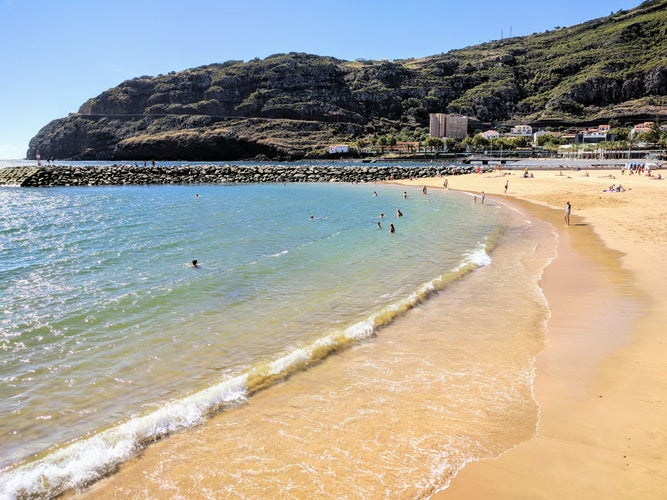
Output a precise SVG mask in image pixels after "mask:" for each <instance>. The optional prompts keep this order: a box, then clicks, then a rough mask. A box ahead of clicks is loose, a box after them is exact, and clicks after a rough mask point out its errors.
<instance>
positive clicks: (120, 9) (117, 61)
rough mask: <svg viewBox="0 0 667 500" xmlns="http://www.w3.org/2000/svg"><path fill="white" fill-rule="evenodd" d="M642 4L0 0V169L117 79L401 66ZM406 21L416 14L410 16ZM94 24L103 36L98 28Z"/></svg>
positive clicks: (567, 0) (627, 0)
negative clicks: (269, 66) (291, 65)
mask: <svg viewBox="0 0 667 500" xmlns="http://www.w3.org/2000/svg"><path fill="white" fill-rule="evenodd" d="M641 3H642V1H641V0H609V1H608V2H606V3H604V4H603V5H591V4H592V3H591V2H584V3H581V2H578V1H575V0H562V1H561V2H560V4H559V6H558V8H557V9H556V8H554V9H553V10H549V11H548V15H545V14H544V9H536V8H535V4H534V2H532V1H528V0H507V1H506V2H504V3H503V4H500V3H498V2H491V1H489V0H481V1H478V2H476V3H466V4H462V5H459V4H457V5H452V6H446V5H444V4H443V2H427V3H426V4H425V5H421V6H420V8H419V10H418V11H410V10H409V9H408V10H406V9H405V8H404V7H403V6H402V4H398V3H397V2H389V3H387V2H382V3H380V2H375V1H372V2H366V3H363V4H362V3H359V2H351V1H349V0H340V1H338V2H332V1H324V2H319V3H318V4H317V5H312V3H310V2H307V1H305V0H293V1H292V2H290V5H289V6H288V7H285V6H282V5H279V4H275V3H272V2H270V1H269V0H257V1H255V2H246V3H245V4H243V5H226V4H224V3H223V2H216V1H214V0H195V1H194V2H190V3H188V4H185V3H182V2H179V1H177V0H164V1H160V2H158V1H156V0H147V1H145V2H130V1H129V0H117V1H114V2H110V1H108V0H103V1H100V2H94V3H93V2H86V1H85V0H71V1H68V2H67V3H65V4H60V3H55V2H54V3H49V4H40V5H39V7H36V6H35V4H34V3H27V2H20V1H17V0H0V33H2V36H3V38H4V40H3V42H4V46H5V47H6V49H5V50H4V51H3V53H2V54H1V55H0V64H1V66H2V68H3V72H4V74H5V75H6V77H5V78H3V79H2V80H0V109H2V111H3V112H2V118H3V119H2V120H0V159H12V160H20V159H23V158H25V156H26V152H27V149H28V143H29V141H30V139H32V138H33V137H34V136H35V135H36V134H37V133H38V132H39V130H40V129H41V128H42V127H44V126H45V125H47V124H48V123H49V122H50V121H52V120H54V119H58V118H63V117H66V116H67V115H68V114H70V113H74V112H77V111H78V109H79V107H80V106H81V105H82V104H83V103H84V102H85V101H86V100H88V99H90V98H93V97H96V96H97V95H99V94H100V93H102V92H104V91H105V90H108V89H110V88H113V87H115V86H117V85H119V84H120V83H122V82H123V81H126V80H130V79H133V78H137V77H140V76H157V75H159V74H168V73H171V72H179V71H183V70H186V69H191V68H195V67H199V66H206V65H210V64H216V63H224V62H227V61H231V60H242V61H244V62H246V61H250V60H253V59H257V58H258V59H265V58H266V57H268V56H270V55H274V54H281V53H290V52H297V53H308V54H314V55H318V56H324V57H334V58H336V59H341V60H346V61H354V60H358V59H367V60H384V59H386V60H406V59H413V58H414V59H418V58H422V57H428V56H431V55H436V54H441V53H447V52H449V51H451V50H458V49H463V48H465V47H469V46H473V45H478V44H481V43H486V42H491V41H494V40H500V39H501V38H510V37H512V38H514V37H522V36H527V35H531V34H535V33H543V32H545V31H549V30H552V29H554V28H558V27H568V26H573V25H577V24H580V23H583V22H586V21H589V20H592V19H597V18H600V17H606V16H608V15H610V14H612V13H614V12H618V11H619V10H630V9H633V8H635V7H637V6H639V5H640V4H641ZM411 12H414V15H410V14H411ZM101 19H103V20H104V23H103V24H104V26H105V27H106V26H111V27H112V29H110V30H104V29H102V28H101V27H100V25H101V24H102V23H101V21H100V20H101Z"/></svg>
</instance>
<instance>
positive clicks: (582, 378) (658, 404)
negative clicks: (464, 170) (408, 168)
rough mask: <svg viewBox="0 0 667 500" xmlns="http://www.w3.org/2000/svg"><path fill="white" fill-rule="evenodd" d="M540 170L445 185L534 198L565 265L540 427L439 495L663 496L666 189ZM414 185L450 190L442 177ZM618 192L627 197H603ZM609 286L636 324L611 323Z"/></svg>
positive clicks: (542, 370)
mask: <svg viewBox="0 0 667 500" xmlns="http://www.w3.org/2000/svg"><path fill="white" fill-rule="evenodd" d="M532 172H533V175H534V177H532V178H530V177H529V178H524V177H523V172H522V171H520V170H519V171H516V170H515V171H495V172H492V173H484V174H470V175H464V176H454V177H449V178H448V188H449V189H459V190H463V191H467V192H470V193H475V194H477V202H478V203H479V202H480V200H481V193H482V192H484V193H485V194H486V199H487V200H488V199H490V198H493V197H496V198H505V199H506V200H507V201H509V202H510V203H511V202H512V200H524V201H530V202H531V203H532V204H533V205H531V206H532V208H531V206H528V207H527V209H528V211H529V213H531V214H532V215H536V216H538V217H541V218H545V219H546V220H549V221H551V222H553V224H554V226H555V227H556V228H557V229H558V231H559V237H560V244H559V245H560V246H559V251H558V257H557V258H556V260H555V261H554V262H553V263H552V264H551V265H550V266H549V267H548V268H547V269H546V271H545V273H544V276H543V279H542V282H541V286H542V288H543V290H544V293H545V296H546V298H547V300H548V302H549V306H550V309H551V317H550V319H549V322H548V325H547V335H548V339H547V344H546V348H545V349H544V351H543V352H542V353H541V354H540V355H539V357H538V360H537V371H536V380H535V388H534V391H535V397H536V399H537V402H538V404H539V406H540V421H539V424H538V429H537V432H536V435H535V436H534V437H533V438H531V439H529V440H527V441H524V442H523V443H520V444H519V445H517V446H516V447H515V448H514V449H512V450H510V451H508V452H506V453H504V454H502V455H501V456H500V457H497V458H494V459H488V460H483V461H480V462H476V463H471V464H469V465H468V466H466V467H465V468H464V469H463V470H462V471H461V472H460V473H459V474H458V476H457V477H456V478H454V480H453V481H452V483H451V485H450V487H449V488H448V489H447V490H444V491H442V492H440V493H438V494H436V495H435V497H434V498H442V499H444V498H466V499H470V498H512V499H517V498H531V499H534V498H588V499H591V498H593V499H594V498H627V499H630V498H633V499H635V498H664V497H665V495H666V494H667V427H666V426H665V422H667V378H666V377H665V373H667V342H666V339H665V326H664V325H665V324H667V303H666V302H667V295H666V294H665V290H666V285H665V277H667V272H666V271H665V269H664V268H663V257H664V255H665V254H666V252H667V203H666V200H667V198H666V196H665V195H666V194H667V182H666V181H664V180H657V179H655V177H648V176H639V175H632V176H629V175H627V174H626V175H621V172H620V170H596V169H591V170H589V171H586V170H583V169H582V170H566V169H563V170H561V171H553V170H539V169H536V170H532ZM506 183H508V185H507V191H505V185H506ZM412 184H414V185H426V186H431V188H433V189H442V186H443V179H442V178H438V179H429V180H427V181H425V180H423V179H419V180H414V181H413V182H412ZM612 184H615V185H618V184H621V185H622V186H623V188H624V189H625V191H622V192H608V191H606V190H607V189H608V188H609V186H611V185H612ZM567 201H569V202H570V203H571V204H572V220H571V224H570V225H569V226H565V224H564V221H563V214H564V207H565V203H566V202H567ZM594 268H595V269H598V271H596V272H597V273H598V274H599V275H596V276H592V275H591V273H592V272H593V271H592V270H593V269H594ZM602 275H604V276H606V277H604V276H602ZM605 280H607V281H605ZM605 283H608V284H605ZM605 286H619V287H623V291H622V293H627V296H628V303H630V302H633V303H636V304H638V305H639V306H638V308H637V307H634V310H633V311H628V312H627V316H628V324H623V323H624V322H623V321H622V320H621V321H618V318H619V315H618V314H616V315H615V316H616V320H615V324H609V321H606V311H607V312H608V311H609V307H610V306H609V305H605V304H604V303H600V302H601V300H600V298H599V297H600V296H603V295H604V294H602V293H596V289H595V288H596V287H597V291H599V292H602V291H603V287H605ZM591 288H592V289H591ZM602 302H603V301H602ZM605 307H606V308H607V309H606V310H605ZM614 312H618V311H614ZM620 317H621V319H622V318H623V314H621V315H620Z"/></svg>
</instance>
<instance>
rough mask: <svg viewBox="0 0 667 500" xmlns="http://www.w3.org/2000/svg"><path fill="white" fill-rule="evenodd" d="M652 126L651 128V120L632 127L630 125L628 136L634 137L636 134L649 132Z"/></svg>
mask: <svg viewBox="0 0 667 500" xmlns="http://www.w3.org/2000/svg"><path fill="white" fill-rule="evenodd" d="M652 128H653V122H644V123H639V124H637V125H635V126H634V127H632V130H631V131H630V136H631V137H634V136H636V135H638V134H645V133H646V132H650V131H651V129H652Z"/></svg>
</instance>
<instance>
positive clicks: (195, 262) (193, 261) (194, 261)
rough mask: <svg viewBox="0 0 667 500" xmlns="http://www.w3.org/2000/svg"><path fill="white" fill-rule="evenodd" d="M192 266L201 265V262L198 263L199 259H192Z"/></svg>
mask: <svg viewBox="0 0 667 500" xmlns="http://www.w3.org/2000/svg"><path fill="white" fill-rule="evenodd" d="M192 267H199V264H197V259H193V260H192Z"/></svg>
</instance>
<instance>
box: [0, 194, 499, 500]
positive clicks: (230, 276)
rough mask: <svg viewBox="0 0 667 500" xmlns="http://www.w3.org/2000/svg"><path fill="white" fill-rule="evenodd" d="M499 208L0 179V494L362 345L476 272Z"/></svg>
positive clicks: (109, 461) (182, 424) (105, 457)
mask: <svg viewBox="0 0 667 500" xmlns="http://www.w3.org/2000/svg"><path fill="white" fill-rule="evenodd" d="M374 192H375V193H377V196H375V195H374ZM404 192H406V193H407V197H404V194H403V193H404ZM399 209H400V210H401V212H402V213H403V216H402V217H398V216H397V210H399ZM503 212H504V209H503V207H502V206H500V205H498V204H494V203H488V204H487V205H478V204H477V205H476V204H473V203H472V200H471V197H469V196H467V195H465V194H461V193H454V192H448V191H442V190H437V191H436V190H431V191H429V193H428V194H427V195H424V194H422V192H421V189H412V190H410V189H409V188H408V189H407V191H406V188H404V187H399V186H392V185H381V184H378V185H374V184H365V185H341V184H287V185H274V184H265V185H247V186H220V185H199V186H151V187H99V188H97V187H96V188H48V189H20V188H0V256H1V258H0V302H1V306H0V352H1V353H2V357H1V358H0V381H1V382H2V384H1V386H0V391H1V396H2V397H1V398H0V436H2V447H0V471H2V476H0V492H5V493H6V494H8V495H10V496H11V495H12V494H13V493H15V492H17V491H23V490H22V488H24V489H26V488H27V489H28V490H29V489H30V487H31V485H34V484H37V483H41V482H43V481H44V479H45V478H46V480H47V481H48V482H50V483H51V484H52V485H55V489H54V490H53V491H56V492H57V491H59V490H58V488H61V489H62V488H63V487H68V486H72V485H74V484H78V483H80V482H82V481H89V480H91V479H93V478H95V477H96V476H97V475H99V474H101V473H104V471H106V470H109V469H110V468H111V467H112V466H113V465H114V464H116V463H118V462H121V461H124V460H127V459H128V458H129V457H130V456H132V454H133V453H136V451H137V450H138V449H139V447H140V446H141V445H142V444H143V443H145V442H148V441H151V440H153V439H155V438H157V437H159V436H162V435H164V434H169V433H172V432H174V431H177V430H181V429H185V428H189V427H192V426H195V425H197V424H199V423H201V422H202V421H204V420H205V419H206V418H207V416H208V415H210V414H211V413H212V412H215V411H218V410H220V409H224V407H225V406H226V405H230V404H238V403H239V402H242V401H244V400H246V399H247V398H248V397H249V396H251V395H252V393H253V392H254V391H256V390H258V389H260V388H263V387H266V386H270V385H271V384H273V383H274V382H275V380H278V379H280V378H283V377H285V376H286V375H288V374H289V373H292V372H293V371H295V370H298V369H302V368H307V367H309V366H310V365H312V364H314V363H316V362H317V361H318V360H319V359H321V358H322V357H324V356H326V355H327V354H328V353H330V352H333V351H336V350H338V349H340V348H342V347H344V346H346V345H347V344H348V343H350V342H355V341H358V340H361V339H364V338H366V337H369V336H371V335H373V334H375V333H376V332H377V331H378V329H380V328H382V327H383V326H384V325H386V324H388V323H389V322H391V321H392V320H393V319H394V318H396V317H397V316H399V315H401V314H402V313H403V312H405V311H406V310H408V309H410V308H412V307H414V306H416V305H418V304H419V303H421V302H422V301H424V300H425V299H426V298H428V297H429V295H430V294H431V293H432V292H433V291H437V290H439V289H441V288H443V287H444V286H445V285H446V283H447V282H448V281H450V280H453V279H456V278H457V277H459V276H460V275H462V274H464V273H465V272H467V271H469V270H471V269H474V268H475V267H478V266H482V265H486V264H488V263H490V259H489V257H488V255H487V249H488V247H489V245H492V244H493V241H494V239H495V238H496V237H497V235H498V233H499V232H500V231H501V229H502V227H503V224H504V221H505V218H504V214H503ZM381 213H383V214H384V217H383V218H381V217H380V214H381ZM378 222H380V224H381V226H382V228H378ZM390 224H393V225H394V226H395V229H396V231H395V233H390V232H389V230H388V228H389V225H390ZM193 259H197V260H198V264H199V265H198V267H196V268H195V267H193V266H192V265H191V261H192V260H193ZM72 470H76V471H77V473H76V474H73V473H72ZM35 491H40V490H35ZM49 491H50V490H49ZM53 491H52V492H53ZM42 493H43V492H42Z"/></svg>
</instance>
